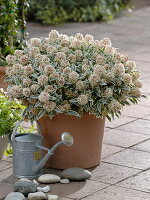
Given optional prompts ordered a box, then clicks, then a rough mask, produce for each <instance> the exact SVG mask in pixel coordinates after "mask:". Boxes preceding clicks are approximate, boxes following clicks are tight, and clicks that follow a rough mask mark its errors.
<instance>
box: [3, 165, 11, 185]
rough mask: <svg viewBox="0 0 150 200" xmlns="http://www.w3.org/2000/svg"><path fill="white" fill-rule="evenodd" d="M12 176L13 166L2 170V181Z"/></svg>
mask: <svg viewBox="0 0 150 200" xmlns="http://www.w3.org/2000/svg"><path fill="white" fill-rule="evenodd" d="M11 176H12V168H8V169H6V170H4V171H1V172H0V182H1V181H4V180H5V179H9V178H10V177H11Z"/></svg>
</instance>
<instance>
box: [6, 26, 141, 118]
mask: <svg viewBox="0 0 150 200" xmlns="http://www.w3.org/2000/svg"><path fill="white" fill-rule="evenodd" d="M6 61H7V62H8V64H9V66H10V67H9V68H8V69H7V77H6V81H7V82H8V85H9V86H8V93H9V96H10V97H11V98H17V99H19V100H20V99H21V100H22V102H26V105H27V108H26V110H25V111H24V117H25V118H29V119H31V120H38V119H39V118H41V117H42V116H44V115H48V116H49V117H50V118H52V117H54V116H55V115H56V114H58V113H64V114H68V115H74V116H77V117H80V116H82V114H83V113H84V112H88V113H90V114H94V115H95V116H96V117H101V118H102V117H105V116H106V117H107V118H108V119H111V118H113V117H114V116H115V115H116V116H119V115H120V114H121V112H120V111H121V109H122V108H123V106H125V105H130V103H131V102H132V103H137V102H138V100H139V98H140V97H141V96H142V94H141V91H140V88H141V87H142V83H141V80H140V72H138V71H137V70H136V64H135V62H134V61H130V60H129V59H128V56H127V55H123V54H121V53H119V52H117V50H116V48H114V47H112V46H111V41H110V39H109V38H103V39H101V40H94V38H93V36H92V35H85V36H83V35H82V34H81V33H77V34H76V35H75V36H68V35H64V34H59V33H58V32H57V31H55V30H52V31H51V32H50V33H49V36H48V37H46V38H41V39H39V38H32V39H31V41H30V44H29V46H28V48H27V49H25V50H24V51H21V50H16V51H15V54H14V55H8V56H7V57H6ZM33 100H34V101H33ZM33 110H34V112H33Z"/></svg>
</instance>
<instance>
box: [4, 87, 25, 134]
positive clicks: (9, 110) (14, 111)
mask: <svg viewBox="0 0 150 200" xmlns="http://www.w3.org/2000/svg"><path fill="white" fill-rule="evenodd" d="M24 108H25V107H24V106H22V105H21V104H20V103H19V102H18V101H10V100H9V98H8V97H7V95H6V94H5V93H4V92H3V91H1V90H0V136H3V135H6V134H10V133H12V130H13V128H14V126H15V122H17V121H18V120H21V117H22V115H21V114H22V111H23V109H24Z"/></svg>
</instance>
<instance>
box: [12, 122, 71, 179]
mask: <svg viewBox="0 0 150 200" xmlns="http://www.w3.org/2000/svg"><path fill="white" fill-rule="evenodd" d="M21 123H22V121H20V122H18V123H17V124H16V126H15V128H14V130H13V133H12V136H11V144H12V148H13V175H14V176H15V177H18V178H24V177H25V178H36V177H39V176H40V175H41V174H42V168H43V166H44V165H45V163H46V161H47V160H48V159H49V158H50V157H51V156H52V155H53V154H54V151H55V149H56V148H57V147H59V146H60V145H62V144H65V145H67V146H71V145H72V144H73V137H72V135H71V134H70V133H68V132H64V133H63V134H62V136H61V141H59V142H58V143H57V144H55V145H54V146H53V147H52V148H51V149H48V148H46V147H44V146H42V140H43V136H42V135H41V126H40V124H39V123H38V122H37V125H38V130H39V132H38V133H23V134H17V133H16V132H17V128H18V126H19V125H20V124H21ZM42 150H46V151H47V154H46V155H45V156H44V157H43V158H42Z"/></svg>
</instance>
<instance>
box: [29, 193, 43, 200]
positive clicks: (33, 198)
mask: <svg viewBox="0 0 150 200" xmlns="http://www.w3.org/2000/svg"><path fill="white" fill-rule="evenodd" d="M28 199H29V200H44V199H47V196H46V194H45V193H44V192H35V193H29V194H28Z"/></svg>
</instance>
